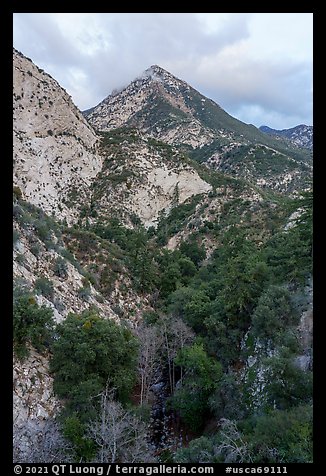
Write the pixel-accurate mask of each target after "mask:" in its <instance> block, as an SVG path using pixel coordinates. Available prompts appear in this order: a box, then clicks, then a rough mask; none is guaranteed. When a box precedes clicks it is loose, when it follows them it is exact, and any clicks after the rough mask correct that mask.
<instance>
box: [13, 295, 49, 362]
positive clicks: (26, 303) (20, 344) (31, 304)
mask: <svg viewBox="0 0 326 476" xmlns="http://www.w3.org/2000/svg"><path fill="white" fill-rule="evenodd" d="M52 316H53V311H52V309H50V308H48V307H46V306H41V307H40V306H39V305H38V304H37V301H36V299H35V297H34V296H33V295H32V294H31V293H28V292H26V291H23V290H21V291H20V290H15V291H14V300H13V337H14V351H15V354H16V355H17V356H18V357H19V358H24V357H26V356H27V355H28V347H27V346H28V344H31V345H32V346H33V347H34V348H35V349H36V350H38V351H40V352H42V351H44V350H45V349H46V348H48V347H49V345H50V343H51V339H52V333H53V327H54V321H53V317H52Z"/></svg>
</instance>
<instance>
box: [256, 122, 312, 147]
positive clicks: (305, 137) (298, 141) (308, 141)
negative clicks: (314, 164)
mask: <svg viewBox="0 0 326 476" xmlns="http://www.w3.org/2000/svg"><path fill="white" fill-rule="evenodd" d="M259 129H260V130H261V131H262V132H265V134H268V135H270V136H273V137H277V138H280V139H286V140H288V141H289V142H290V143H291V144H293V145H295V146H297V147H304V148H306V149H312V148H313V126H306V125H305V124H300V125H299V126H295V127H291V128H290V129H282V130H277V129H271V128H270V127H268V126H260V128H259Z"/></svg>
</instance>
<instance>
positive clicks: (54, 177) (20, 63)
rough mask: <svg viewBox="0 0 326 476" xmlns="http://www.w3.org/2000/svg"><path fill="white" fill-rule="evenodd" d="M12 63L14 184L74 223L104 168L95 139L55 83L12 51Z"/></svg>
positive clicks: (33, 200) (42, 205)
mask: <svg viewBox="0 0 326 476" xmlns="http://www.w3.org/2000/svg"><path fill="white" fill-rule="evenodd" d="M13 58H14V59H13V84H14V104H13V106H14V114H13V128H14V136H13V139H14V184H15V185H17V186H19V187H20V189H21V190H22V192H23V196H24V198H25V199H26V200H28V201H30V202H31V203H33V204H35V205H37V206H39V207H41V208H42V209H43V210H44V211H46V212H47V213H49V214H54V215H55V216H56V217H57V218H59V219H63V218H66V219H67V221H68V223H69V222H72V221H74V220H75V219H76V216H77V209H78V204H80V203H82V202H83V201H84V202H85V200H86V201H87V200H88V197H89V186H90V184H91V182H92V179H93V178H94V177H95V176H96V174H97V173H98V171H99V170H100V168H101V166H102V160H101V157H100V156H99V155H98V154H97V152H96V148H97V141H98V139H97V137H96V134H95V133H94V131H93V130H92V128H91V127H90V126H89V124H88V123H87V122H86V121H85V119H84V117H83V115H82V114H81V113H80V111H79V110H78V109H77V108H76V106H75V105H74V104H73V102H72V100H71V98H70V96H69V95H68V94H67V93H66V91H65V90H64V89H63V88H61V87H60V85H59V84H58V83H57V81H55V80H54V79H53V78H51V76H49V75H48V74H47V73H45V72H44V71H42V70H41V69H39V68H38V67H37V66H35V65H34V63H33V62H32V61H31V60H29V59H27V58H26V57H24V56H23V55H21V54H20V53H19V52H18V51H16V50H14V56H13Z"/></svg>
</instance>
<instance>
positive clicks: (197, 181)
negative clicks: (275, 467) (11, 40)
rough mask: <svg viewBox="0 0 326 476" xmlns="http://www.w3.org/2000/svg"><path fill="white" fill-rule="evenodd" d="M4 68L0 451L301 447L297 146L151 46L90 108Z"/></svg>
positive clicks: (304, 201) (306, 193)
mask: <svg viewBox="0 0 326 476" xmlns="http://www.w3.org/2000/svg"><path fill="white" fill-rule="evenodd" d="M14 70H15V75H14V86H15V89H14V107H15V109H14V118H15V122H14V124H15V126H14V127H15V133H14V144H15V145H14V147H15V149H14V150H15V163H14V188H13V215H14V233H13V243H14V244H13V247H14V250H13V253H14V315H13V329H14V371H15V372H14V458H15V461H16V462H39V463H44V462H52V463H54V462H68V461H70V462H124V463H137V462H140V463H141V462H202V463H203V462H208V463H213V462H238V463H241V462H258V463H264V462H271V463H280V462H282V463H285V462H310V461H311V460H312V438H311V432H312V390H311V384H312V364H313V360H312V191H311V181H310V173H311V158H309V157H307V155H306V152H305V151H303V152H302V151H299V152H298V153H297V155H295V153H294V155H293V156H292V155H291V154H292V152H291V149H286V150H285V149H284V150H281V149H280V148H277V147H276V146H275V148H274V144H275V143H277V141H276V142H263V141H261V137H264V135H263V133H260V132H259V131H258V130H255V128H253V127H252V126H246V125H243V123H241V122H240V121H237V120H236V119H234V118H231V116H229V115H227V113H225V112H224V111H223V110H222V109H221V108H219V107H218V106H217V105H216V104H215V103H213V102H212V101H210V100H208V99H207V98H204V97H203V96H201V95H200V94H199V93H197V92H196V91H195V90H193V89H192V88H191V87H190V86H188V85H187V84H186V83H184V82H182V81H180V80H177V79H176V78H175V77H174V76H172V75H171V74H170V73H167V72H166V71H164V70H162V69H161V68H159V67H157V66H155V67H152V68H150V69H149V70H147V71H146V72H145V74H144V75H143V76H142V77H141V78H138V79H137V80H136V81H134V82H133V83H132V84H131V85H130V86H129V87H127V88H126V89H124V90H123V91H120V92H117V93H115V94H114V95H111V96H109V97H108V98H107V100H105V101H104V102H103V103H102V104H101V105H100V106H98V107H96V108H93V109H92V110H91V111H90V112H88V114H87V117H88V120H89V121H90V124H89V123H87V122H86V120H85V118H84V117H83V116H82V115H81V113H80V112H79V111H78V109H77V108H76V107H75V106H74V105H73V103H72V101H71V99H70V98H69V97H68V96H67V95H66V93H65V92H64V91H63V90H62V89H61V87H60V86H59V85H58V83H56V81H55V80H53V79H52V78H50V77H49V76H48V75H47V74H46V73H44V72H42V71H39V69H38V68H37V67H36V66H35V65H34V64H33V63H32V62H31V61H30V60H28V59H27V58H25V57H23V56H22V55H21V54H20V53H18V52H17V51H14ZM28 71H30V73H31V74H29V72H28ZM149 91H151V96H150V98H151V100H150V101H148V97H149V96H148V93H149ZM187 95H188V96H187ZM18 96H19V97H18ZM44 96H45V98H44ZM42 98H43V99H42ZM163 99H164V100H163ZM202 99H205V101H202ZM198 101H199V102H200V108H201V109H200V108H199V105H198V104H199V103H198ZM206 101H207V102H208V105H206V104H205V102H206ZM40 102H41V105H40ZM197 103H198V104H197ZM206 106H207V109H205V108H206ZM216 108H217V109H216ZM218 108H219V109H218ZM216 111H219V116H218V117H217V116H216V114H215V113H216ZM36 113H37V114H36ZM39 115H41V117H39ZM46 116H48V117H46ZM219 121H220V122H219ZM93 126H94V127H95V128H96V130H95V129H94V128H93ZM245 126H246V127H245ZM49 131H51V132H50V133H49ZM64 131H66V133H64ZM241 134H243V137H242V139H241V140H240V139H239V138H240V137H241ZM224 139H225V140H226V143H227V144H228V145H227V147H228V148H229V149H228V153H229V152H230V151H231V150H232V151H234V150H235V149H233V148H231V149H230V147H231V143H233V142H234V141H238V140H239V144H238V145H237V146H236V150H237V151H238V152H239V150H241V151H242V152H243V153H242V152H241V154H240V153H239V154H237V153H232V154H233V155H232V154H229V155H227V154H226V149H225V150H224V149H223V147H225V145H226V143H224V142H223V140H224ZM260 141H261V142H260ZM271 141H272V139H271ZM210 146H212V148H211V149H209V147H210ZM217 148H220V149H221V150H224V152H223V158H222V160H221V162H219V164H220V165H219V166H218V167H217V166H216V164H215V166H214V164H213V161H212V160H211V157H212V156H211V155H210V154H211V153H212V154H214V153H215V154H216V153H217V152H216V151H217ZM220 149H219V150H220ZM201 151H202V152H201ZM207 151H209V153H207V154H206V152H207ZM214 151H215V152H214ZM201 153H202V154H203V155H202V156H200V154H201ZM202 162H204V163H202ZM228 164H229V166H228ZM289 164H292V165H293V167H292V169H291V168H290V169H289ZM61 171H62V174H63V178H62V179H61V180H60V176H61ZM258 171H259V174H258ZM58 174H59V175H58ZM263 181H265V183H264V182H263ZM112 435H114V438H113V436H112ZM231 440H232V442H233V444H232V445H230V441H231Z"/></svg>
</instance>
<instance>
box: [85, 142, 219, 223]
mask: <svg viewBox="0 0 326 476" xmlns="http://www.w3.org/2000/svg"><path fill="white" fill-rule="evenodd" d="M121 140H122V143H121V144H120V146H119V147H118V148H113V149H109V150H106V151H103V152H102V153H103V155H104V159H105V161H106V163H108V164H109V165H108V166H107V167H104V168H103V170H102V172H101V173H100V174H99V176H98V178H97V181H96V184H94V187H93V188H94V194H93V197H94V201H96V203H97V207H98V209H97V210H98V213H99V216H102V220H103V221H105V219H106V218H107V217H108V216H110V215H112V214H114V213H118V216H119V219H120V220H121V221H122V222H123V223H124V224H125V225H127V226H129V225H130V224H131V220H130V216H132V215H136V216H137V217H138V218H139V219H140V221H141V222H142V224H143V225H144V226H145V227H146V228H148V227H150V226H154V227H156V225H157V223H158V220H159V218H160V216H161V214H162V213H163V214H168V213H169V212H170V210H171V208H173V206H176V205H179V204H181V203H184V202H185V201H186V200H187V199H188V198H190V197H192V196H193V195H198V194H207V193H208V192H209V191H210V190H211V189H212V186H211V185H210V184H208V183H207V182H205V181H204V180H203V179H201V178H200V177H199V175H198V173H197V172H196V171H195V170H194V169H193V168H192V167H190V166H189V165H188V164H187V163H186V162H185V161H183V160H182V157H181V156H180V154H179V153H178V151H177V150H175V149H173V148H168V150H166V147H160V146H159V145H158V143H154V145H152V143H151V142H150V141H149V140H148V139H147V138H146V137H145V136H143V135H142V134H139V133H138V134H137V135H136V136H134V137H133V139H132V142H127V141H123V139H121ZM95 197H96V198H95Z"/></svg>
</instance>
